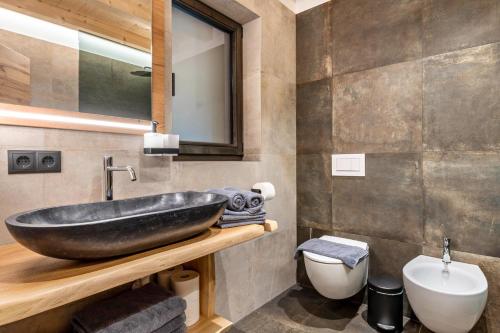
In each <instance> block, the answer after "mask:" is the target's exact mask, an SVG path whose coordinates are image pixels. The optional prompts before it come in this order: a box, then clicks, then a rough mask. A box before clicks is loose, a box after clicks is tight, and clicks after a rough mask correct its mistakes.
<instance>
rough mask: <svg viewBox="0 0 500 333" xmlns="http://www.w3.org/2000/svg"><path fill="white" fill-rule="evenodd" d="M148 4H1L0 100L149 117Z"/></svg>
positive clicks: (65, 0) (129, 0) (141, 0)
mask: <svg viewBox="0 0 500 333" xmlns="http://www.w3.org/2000/svg"><path fill="white" fill-rule="evenodd" d="M152 1H153V0H113V1H104V0H80V1H75V0H43V1H18V0H0V103H8V104H16V105H24V106H30V107H36V108H45V109H54V110H64V111H70V112H71V113H72V114H78V113H84V114H86V115H85V117H87V118H89V116H88V114H96V115H105V116H112V117H120V118H129V119H130V118H131V119H137V120H145V121H150V120H152V98H151V96H152V93H151V87H152V67H153V66H152V54H153V52H152V21H153V20H152ZM99 119H100V118H99ZM106 119H108V118H106Z"/></svg>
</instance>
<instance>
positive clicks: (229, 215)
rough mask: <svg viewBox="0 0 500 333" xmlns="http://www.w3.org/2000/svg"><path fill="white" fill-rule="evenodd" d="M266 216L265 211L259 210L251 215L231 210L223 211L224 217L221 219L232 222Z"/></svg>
mask: <svg viewBox="0 0 500 333" xmlns="http://www.w3.org/2000/svg"><path fill="white" fill-rule="evenodd" d="M265 216H266V211H265V210H263V209H261V210H260V211H258V212H256V213H254V214H252V213H250V212H247V211H242V212H234V211H232V210H229V209H226V210H225V211H224V215H222V218H223V219H232V220H237V219H247V218H251V217H254V218H260V217H265Z"/></svg>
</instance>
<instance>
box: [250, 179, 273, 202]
mask: <svg viewBox="0 0 500 333" xmlns="http://www.w3.org/2000/svg"><path fill="white" fill-rule="evenodd" d="M252 190H260V194H262V196H263V197H264V200H266V201H267V200H271V199H272V198H274V197H275V196H276V189H275V188H274V185H273V184H271V183H269V182H262V183H256V184H254V185H253V186H252Z"/></svg>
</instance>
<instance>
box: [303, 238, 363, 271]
mask: <svg viewBox="0 0 500 333" xmlns="http://www.w3.org/2000/svg"><path fill="white" fill-rule="evenodd" d="M302 251H307V252H312V253H316V254H319V255H322V256H325V257H330V258H335V259H339V260H341V261H342V262H343V263H344V265H346V266H347V267H349V268H351V269H352V268H354V267H356V265H357V264H358V263H359V262H360V261H362V260H363V259H364V258H366V257H367V256H368V251H367V250H365V249H362V248H360V247H357V246H352V245H346V244H340V243H334V242H330V241H327V240H324V239H318V238H313V239H310V240H308V241H305V242H304V243H302V244H300V245H299V246H298V247H297V250H296V251H295V259H297V258H298V257H299V256H300V254H301V253H302Z"/></svg>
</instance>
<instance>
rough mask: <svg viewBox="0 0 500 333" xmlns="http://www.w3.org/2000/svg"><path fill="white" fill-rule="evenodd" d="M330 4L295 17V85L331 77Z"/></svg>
mask: <svg viewBox="0 0 500 333" xmlns="http://www.w3.org/2000/svg"><path fill="white" fill-rule="evenodd" d="M330 6H331V2H330V1H329V2H327V3H324V4H323V5H320V6H317V7H314V8H311V9H310V10H308V11H305V12H302V13H300V14H298V15H297V22H296V24H297V83H298V84H300V83H304V82H310V81H316V80H321V79H324V78H327V77H331V76H332V57H331V40H332V36H331V29H332V25H331V20H330V13H331V12H330Z"/></svg>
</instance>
